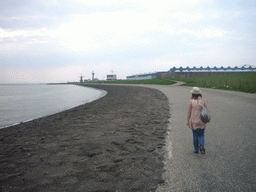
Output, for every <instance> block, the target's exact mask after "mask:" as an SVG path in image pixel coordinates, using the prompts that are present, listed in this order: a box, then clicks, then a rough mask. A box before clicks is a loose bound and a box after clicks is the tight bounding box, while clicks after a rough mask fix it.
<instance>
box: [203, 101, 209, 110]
mask: <svg viewBox="0 0 256 192" xmlns="http://www.w3.org/2000/svg"><path fill="white" fill-rule="evenodd" d="M204 106H205V108H206V109H207V111H209V109H208V105H207V102H206V100H205V99H204Z"/></svg>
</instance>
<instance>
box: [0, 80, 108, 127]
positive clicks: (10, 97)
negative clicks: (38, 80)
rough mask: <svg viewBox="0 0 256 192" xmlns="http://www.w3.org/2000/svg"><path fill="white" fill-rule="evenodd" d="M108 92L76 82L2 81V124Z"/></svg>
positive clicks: (0, 90) (74, 104)
mask: <svg viewBox="0 0 256 192" xmlns="http://www.w3.org/2000/svg"><path fill="white" fill-rule="evenodd" d="M106 94H107V92H106V91H103V90H98V89H93V88H88V87H84V86H78V85H73V84H5V85H3V84H0V128H7V127H9V126H12V125H15V124H19V123H22V122H23V123H24V122H27V121H31V120H33V119H37V118H40V117H45V116H48V115H52V114H55V113H58V112H61V111H65V110H67V109H71V108H73V107H76V106H79V105H82V104H85V103H89V102H92V101H94V100H97V99H99V98H101V97H104V96H105V95H106Z"/></svg>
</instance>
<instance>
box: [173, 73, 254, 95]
mask: <svg viewBox="0 0 256 192" xmlns="http://www.w3.org/2000/svg"><path fill="white" fill-rule="evenodd" d="M174 80H176V81H183V82H186V84H184V85H183V86H192V87H205V88H215V89H224V90H232V91H241V92H247V93H256V73H247V74H234V75H219V76H204V77H189V78H176V79H174Z"/></svg>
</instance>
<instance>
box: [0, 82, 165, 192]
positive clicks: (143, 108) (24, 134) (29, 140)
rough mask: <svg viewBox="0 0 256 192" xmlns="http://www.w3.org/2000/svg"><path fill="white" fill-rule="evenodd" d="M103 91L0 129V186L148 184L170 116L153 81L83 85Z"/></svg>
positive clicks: (132, 187)
mask: <svg viewBox="0 0 256 192" xmlns="http://www.w3.org/2000/svg"><path fill="white" fill-rule="evenodd" d="M86 86H90V87H94V88H98V89H103V90H106V91H107V92H108V94H107V95H106V96H105V97H103V98H101V99H99V100H96V101H94V102H91V103H87V104H84V105H81V106H78V107H75V108H73V109H70V110H67V111H64V112H61V113H58V114H55V115H51V116H47V117H44V118H40V119H36V120H33V121H31V122H27V123H22V124H19V125H16V126H13V127H9V128H5V129H1V130H0V144H1V149H0V157H1V158H0V167H1V173H0V174H1V177H0V191H26V192H28V191H155V190H156V188H157V186H158V184H161V183H163V182H164V180H163V179H162V177H161V176H162V174H163V171H164V164H163V156H164V154H163V153H164V145H165V136H166V129H167V125H168V119H169V102H168V99H167V97H166V96H165V95H164V94H163V93H162V92H160V91H158V90H156V89H150V88H144V87H134V86H115V85H86Z"/></svg>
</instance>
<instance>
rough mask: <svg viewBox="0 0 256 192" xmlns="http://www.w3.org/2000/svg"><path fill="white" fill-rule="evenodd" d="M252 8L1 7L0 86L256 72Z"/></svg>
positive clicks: (110, 1)
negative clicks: (192, 71)
mask: <svg viewBox="0 0 256 192" xmlns="http://www.w3.org/2000/svg"><path fill="white" fill-rule="evenodd" d="M255 59H256V1H255V0H225V1H223V0H175V1H172V0H154V1H152V0H1V1H0V83H46V82H67V81H79V76H80V75H81V74H83V76H85V77H84V78H85V79H91V73H92V71H94V72H95V77H96V78H98V79H103V78H104V79H105V78H106V75H107V74H111V73H112V72H111V71H112V69H113V71H114V74H117V78H120V79H125V78H126V76H129V75H134V74H143V73H149V72H156V71H168V70H169V69H170V68H172V67H174V66H175V67H180V66H182V67H187V66H189V67H193V66H196V67H200V66H203V67H206V66H210V67H214V66H217V67H221V66H224V67H227V66H231V67H234V66H240V65H244V64H250V65H256V62H255Z"/></svg>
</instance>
